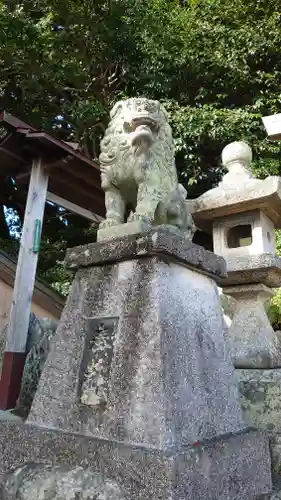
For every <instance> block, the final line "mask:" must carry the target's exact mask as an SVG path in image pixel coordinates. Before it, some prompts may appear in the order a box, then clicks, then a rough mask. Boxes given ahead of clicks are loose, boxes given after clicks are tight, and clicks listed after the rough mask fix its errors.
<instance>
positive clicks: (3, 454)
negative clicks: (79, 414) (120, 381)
mask: <svg viewBox="0 0 281 500" xmlns="http://www.w3.org/2000/svg"><path fill="white" fill-rule="evenodd" d="M27 463H29V467H27V473H26V476H25V477H24V471H23V472H22V471H17V469H18V468H19V467H22V466H23V465H24V464H27ZM39 464H40V465H39ZM47 465H48V466H50V465H53V466H56V467H58V466H63V470H64V472H65V473H68V476H69V475H70V473H71V471H73V470H74V471H76V478H77V477H78V475H77V468H78V467H79V468H80V467H82V468H83V469H85V475H87V476H89V474H92V477H93V480H94V478H95V475H96V474H102V475H103V484H104V485H105V486H104V489H105V490H106V491H108V490H109V486H110V487H111V488H113V489H114V490H113V491H114V492H115V496H114V494H112V495H110V494H109V493H107V495H106V494H105V495H104V496H97V497H96V498H106V499H110V500H114V499H116V498H118V499H124V500H139V499H140V498H142V499H143V500H254V499H255V498H256V497H257V496H258V495H262V494H265V493H268V492H269V491H270V489H271V479H270V461H269V450H268V440H267V438H266V437H265V436H264V435H263V433H262V432H257V431H247V432H242V433H240V434H236V435H228V436H224V437H222V438H219V439H215V440H211V441H209V442H206V443H202V444H197V445H196V446H195V445H193V446H187V447H181V448H179V449H178V448H174V449H171V450H170V451H163V450H156V449H154V450H152V449H148V448H146V447H133V446H126V445H124V444H121V443H116V442H113V441H111V442H109V441H103V440H98V439H91V438H88V437H85V436H78V435H74V434H68V433H63V432H58V431H54V430H53V431H52V430H48V429H42V428H41V429H40V428H39V427H36V426H33V425H26V424H22V425H17V424H12V423H9V422H1V423H0V473H1V483H2V485H3V486H2V497H1V499H4V498H5V499H9V500H15V499H16V498H23V499H24V500H27V498H26V497H25V496H24V494H23V492H24V491H33V492H34V490H35V488H36V487H37V488H38V485H36V476H35V478H34V474H30V470H31V471H32V469H33V470H34V469H35V468H36V466H37V471H36V472H37V474H39V473H40V469H41V470H42V469H44V468H45V469H46V466H47ZM12 469H13V470H15V469H16V471H15V472H16V473H15V474H14V475H12V476H10V477H9V473H11V470H12ZM48 470H49V475H48V476H47V477H48V479H49V484H50V482H51V479H52V477H51V476H52V469H51V468H50V467H49V468H48ZM80 471H81V469H80ZM7 474H8V476H7ZM53 475H54V473H53ZM45 477H46V473H45ZM32 481H33V484H32ZM28 482H29V483H28ZM37 483H38V481H37ZM37 491H38V490H37ZM19 492H20V493H21V496H19ZM76 492H77V497H75V496H74V494H75V484H74V485H73V491H72V490H71V486H69V496H68V498H70V499H72V498H73V499H74V498H85V497H84V496H82V495H81V496H78V492H79V490H78V489H77V485H76ZM116 492H117V493H116ZM71 494H73V496H71ZM16 495H18V496H16ZM52 495H53V496H52ZM32 498H33V497H32ZM34 498H36V497H34ZM40 498H42V500H47V499H54V500H57V498H58V496H56V493H55V486H54V492H53V493H50V491H48V490H46V491H45V493H44V495H43V496H41V497H40ZM28 500H30V499H28Z"/></svg>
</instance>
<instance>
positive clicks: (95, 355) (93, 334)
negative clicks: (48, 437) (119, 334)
mask: <svg viewBox="0 0 281 500" xmlns="http://www.w3.org/2000/svg"><path fill="white" fill-rule="evenodd" d="M88 321H89V323H88V335H87V338H86V343H85V350H84V356H83V361H82V366H81V378H80V380H81V393H80V401H81V403H83V404H85V405H87V406H92V407H99V408H102V407H105V406H106V403H107V399H108V384H109V380H110V369H111V361H112V356H113V349H114V338H115V333H116V326H117V323H118V318H116V317H113V318H89V320H88Z"/></svg>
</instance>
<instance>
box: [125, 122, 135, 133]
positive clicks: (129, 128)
mask: <svg viewBox="0 0 281 500" xmlns="http://www.w3.org/2000/svg"><path fill="white" fill-rule="evenodd" d="M123 128H124V131H125V132H127V133H130V132H132V130H133V128H132V126H131V124H130V123H128V122H124V125H123Z"/></svg>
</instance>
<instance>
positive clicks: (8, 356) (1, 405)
mask: <svg viewBox="0 0 281 500" xmlns="http://www.w3.org/2000/svg"><path fill="white" fill-rule="evenodd" d="M48 178H49V175H48V172H46V170H44V168H43V165H42V161H41V158H39V159H36V160H34V162H33V165H32V170H31V176H30V182H29V189H28V195H27V202H26V208H25V216H24V223H23V231H22V237H21V244H20V251H19V256H18V263H17V270H16V278H15V284H14V290H13V300H12V306H11V311H10V319H9V325H8V334H7V344H6V351H5V353H4V360H3V366H2V376H1V381H0V409H2V410H6V409H9V408H14V407H15V405H16V401H17V398H18V396H19V392H20V384H21V378H22V373H23V368H24V363H25V358H26V341H27V334H28V327H29V316H30V309H31V303H32V296H33V289H34V283H35V277H36V269H37V261H38V252H39V246H40V239H41V230H42V223H43V218H44V209H45V201H46V194H47V188H48Z"/></svg>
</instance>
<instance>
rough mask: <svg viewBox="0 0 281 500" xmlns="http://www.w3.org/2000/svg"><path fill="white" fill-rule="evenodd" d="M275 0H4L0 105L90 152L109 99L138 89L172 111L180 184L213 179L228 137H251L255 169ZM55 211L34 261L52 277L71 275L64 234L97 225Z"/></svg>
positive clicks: (263, 146) (275, 74) (269, 148)
mask: <svg viewBox="0 0 281 500" xmlns="http://www.w3.org/2000/svg"><path fill="white" fill-rule="evenodd" d="M279 10H280V9H278V5H277V3H276V2H275V1H274V0H249V1H248V2H246V3H245V2H243V1H242V0H233V1H232V2H231V3H230V2H229V1H228V0H190V1H178V0H95V2H92V1H90V0H59V1H58V0H40V2H39V1H38V0H24V1H23V0H22V1H13V2H12V1H8V2H0V68H1V82H0V95H1V102H2V107H3V108H6V109H7V110H8V111H10V112H11V113H13V114H15V115H17V116H18V117H20V118H22V119H24V120H25V121H29V122H31V123H33V124H34V125H35V126H38V127H43V128H45V129H47V130H51V131H52V132H53V133H54V134H56V135H57V136H58V137H60V138H62V139H68V140H75V141H76V140H77V141H79V142H80V144H81V146H82V147H83V149H84V152H85V153H86V154H87V155H89V156H91V157H92V158H97V157H98V154H99V141H100V138H101V136H102V135H103V133H104V130H105V127H106V126H107V122H108V111H109V108H110V107H111V106H112V104H113V103H114V102H116V100H117V99H120V98H123V97H126V96H134V95H145V96H147V97H151V98H156V99H160V100H161V101H162V102H163V103H165V105H166V107H167V109H168V111H169V114H170V121H171V124H172V127H173V133H174V137H175V142H176V151H177V154H176V163H177V167H178V171H179V174H180V178H181V181H182V182H183V183H184V184H185V185H186V187H187V189H188V196H190V197H193V196H197V195H199V194H201V193H202V192H204V191H205V190H207V189H209V188H210V187H211V186H213V185H214V184H216V183H217V182H218V179H219V178H220V176H221V175H222V168H221V163H220V154H221V150H222V148H223V147H224V146H225V145H226V144H227V143H228V142H230V141H232V140H239V139H244V140H246V141H247V142H249V143H250V145H251V146H252V147H253V150H254V162H253V169H254V171H255V173H256V175H257V176H258V177H265V176H266V175H268V174H279V173H280V153H279V145H278V144H275V143H270V142H269V141H268V140H267V139H266V137H265V131H264V129H263V126H262V122H261V117H262V115H267V114H271V113H276V112H279V111H280V95H281V91H280V76H281V69H280V46H281V29H280V28H281V24H280V21H281V16H280V12H279ZM58 116H60V119H58ZM3 186H4V180H3ZM5 186H6V188H5V189H4V190H3V194H2V195H0V204H1V203H2V204H3V205H6V206H8V207H10V208H12V209H14V210H16V212H17V213H18V214H19V216H20V219H21V220H22V215H23V207H24V203H23V200H22V198H20V196H19V195H20V189H18V190H17V191H16V190H15V188H14V187H13V185H11V184H10V183H6V184H5ZM59 217H60V214H59V212H58V210H55V209H53V210H51V209H49V212H48V214H47V216H46V223H45V228H44V234H45V236H44V238H46V239H45V240H44V244H43V245H42V251H41V258H40V266H39V268H40V272H41V273H43V275H45V277H46V278H47V279H48V280H49V281H50V282H51V283H53V284H54V283H57V285H55V286H60V285H59V283H60V282H61V280H62V281H63V282H67V277H66V276H65V275H64V271H63V270H62V266H61V264H60V262H61V261H62V259H63V254H64V251H65V248H66V246H67V245H71V244H72V243H74V244H79V243H82V242H83V241H85V240H86V241H89V239H90V238H91V237H94V236H93V235H89V234H88V232H87V231H88V228H87V227H81V224H82V223H81V219H80V220H79V221H78V220H76V221H73V222H72V223H70V224H68V225H65V224H64V227H62V224H61V221H60V219H59ZM68 219H69V218H68V216H67V215H65V220H68ZM0 226H1V217H0ZM46 226H47V229H46ZM0 229H1V228H0ZM76 229H77V232H76V233H75V231H76ZM4 233H5V231H0V236H1V235H2V234H4ZM72 233H75V234H76V235H75V238H72V236H71V234H72ZM10 234H11V231H10ZM69 235H70V236H69Z"/></svg>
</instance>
